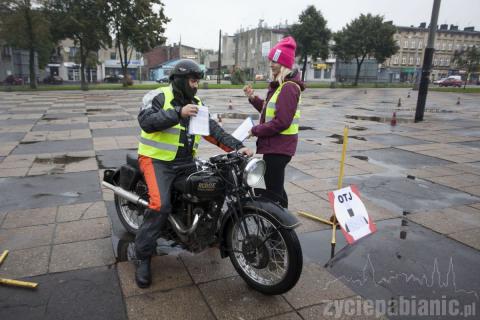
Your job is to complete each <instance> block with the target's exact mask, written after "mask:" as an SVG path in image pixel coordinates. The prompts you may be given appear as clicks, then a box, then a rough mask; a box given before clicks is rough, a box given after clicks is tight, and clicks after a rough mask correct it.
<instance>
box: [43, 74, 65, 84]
mask: <svg viewBox="0 0 480 320" xmlns="http://www.w3.org/2000/svg"><path fill="white" fill-rule="evenodd" d="M43 83H45V84H62V83H63V79H62V77H60V76H52V75H48V76H46V77H45V78H44V79H43Z"/></svg>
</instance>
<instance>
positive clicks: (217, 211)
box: [102, 152, 303, 295]
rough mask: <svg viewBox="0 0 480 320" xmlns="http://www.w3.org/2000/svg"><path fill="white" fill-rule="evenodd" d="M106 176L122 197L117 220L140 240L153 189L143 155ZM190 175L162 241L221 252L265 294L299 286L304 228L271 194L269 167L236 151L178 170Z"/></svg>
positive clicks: (181, 180) (179, 187) (177, 192)
mask: <svg viewBox="0 0 480 320" xmlns="http://www.w3.org/2000/svg"><path fill="white" fill-rule="evenodd" d="M126 162H127V163H126V164H124V165H122V166H121V167H120V168H118V169H116V170H106V171H105V175H104V181H103V182H102V184H103V186H105V187H107V188H109V189H111V190H113V192H114V193H115V206H116V211H117V214H118V217H119V218H120V221H121V222H122V224H123V226H124V227H125V229H126V230H127V231H128V232H129V233H132V234H135V233H136V232H137V230H138V228H139V226H140V225H141V223H142V220H143V216H142V214H143V212H144V210H145V208H146V207H147V206H148V190H147V185H146V183H145V181H144V178H143V175H142V174H141V172H140V171H139V168H138V163H137V155H136V154H128V155H127V161H126ZM177 169H179V170H180V169H181V170H184V171H185V175H181V176H179V177H178V178H177V179H175V181H174V183H173V187H172V188H173V191H172V207H173V210H172V213H171V214H170V215H169V217H168V222H167V225H166V227H165V230H164V232H163V235H162V238H165V239H166V240H169V241H172V242H173V243H175V244H178V245H180V246H182V248H183V249H185V250H188V251H190V252H193V253H196V252H200V251H202V250H204V249H206V248H208V247H212V246H218V247H219V249H220V254H221V257H222V258H226V257H227V256H228V257H230V260H231V262H232V264H233V266H234V267H235V269H236V270H237V272H238V273H239V274H240V276H241V277H242V278H243V279H244V280H245V281H246V282H247V284H248V285H250V286H251V287H253V288H254V289H256V290H258V291H260V292H262V293H265V294H271V295H275V294H282V293H284V292H286V291H288V290H290V289H291V288H292V287H293V286H294V285H295V284H296V283H297V281H298V279H299V277H300V274H301V271H302V266H303V257H302V250H301V246H300V243H299V241H298V238H297V235H296V233H295V231H294V229H295V228H296V227H297V226H298V225H299V224H300V223H299V221H298V219H297V218H296V217H295V216H293V215H292V214H291V213H290V212H289V211H288V210H286V209H284V208H282V207H281V206H280V205H278V204H277V203H276V202H275V201H273V200H271V199H272V197H271V196H267V193H266V190H263V189H253V187H254V186H256V185H258V184H259V183H260V182H261V181H262V180H263V175H264V173H265V162H264V161H263V160H261V159H256V158H247V157H245V156H243V155H240V154H238V153H237V152H231V153H227V154H221V155H217V156H214V157H211V158H210V159H209V160H208V161H202V160H198V159H197V160H195V163H192V164H187V165H184V166H178V167H177Z"/></svg>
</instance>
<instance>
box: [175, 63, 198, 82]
mask: <svg viewBox="0 0 480 320" xmlns="http://www.w3.org/2000/svg"><path fill="white" fill-rule="evenodd" d="M174 77H182V78H186V77H192V78H195V79H202V78H203V71H202V69H200V66H199V65H198V64H197V63H196V62H195V61H193V60H190V59H182V60H180V61H178V62H177V64H176V65H175V67H174V68H173V70H172V72H171V73H170V80H173V78H174Z"/></svg>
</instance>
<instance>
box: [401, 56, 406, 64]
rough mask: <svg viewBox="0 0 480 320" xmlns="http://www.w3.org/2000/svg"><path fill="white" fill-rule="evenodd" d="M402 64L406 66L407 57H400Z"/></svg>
mask: <svg viewBox="0 0 480 320" xmlns="http://www.w3.org/2000/svg"><path fill="white" fill-rule="evenodd" d="M402 64H407V57H406V56H403V57H402Z"/></svg>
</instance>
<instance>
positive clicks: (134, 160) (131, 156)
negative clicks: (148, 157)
mask: <svg viewBox="0 0 480 320" xmlns="http://www.w3.org/2000/svg"><path fill="white" fill-rule="evenodd" d="M127 164H128V165H130V166H132V167H134V168H135V169H137V170H138V154H137V153H127Z"/></svg>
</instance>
